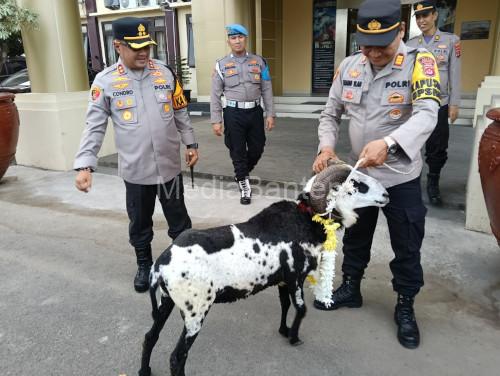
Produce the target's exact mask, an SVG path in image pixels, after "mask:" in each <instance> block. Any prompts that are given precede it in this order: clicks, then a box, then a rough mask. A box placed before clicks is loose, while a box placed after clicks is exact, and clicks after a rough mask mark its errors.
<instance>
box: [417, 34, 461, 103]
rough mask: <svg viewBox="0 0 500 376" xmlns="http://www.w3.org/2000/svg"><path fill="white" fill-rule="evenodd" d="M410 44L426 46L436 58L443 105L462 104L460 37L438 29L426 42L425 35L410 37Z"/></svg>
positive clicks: (420, 46)
mask: <svg viewBox="0 0 500 376" xmlns="http://www.w3.org/2000/svg"><path fill="white" fill-rule="evenodd" d="M407 45H408V46H411V47H415V48H425V49H427V50H428V51H429V52H432V54H433V55H434V57H435V58H436V61H437V64H438V68H439V76H440V77H441V106H444V105H446V104H450V105H452V106H459V105H460V70H461V64H462V63H461V59H460V55H461V54H462V48H461V46H460V38H459V37H457V36H456V35H454V34H450V33H446V32H444V31H440V30H437V31H436V34H434V36H433V37H432V38H431V40H429V43H426V42H425V39H424V36H423V35H420V36H417V37H414V38H412V39H410V40H409V41H408V43H407Z"/></svg>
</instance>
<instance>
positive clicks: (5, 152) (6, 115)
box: [0, 93, 19, 179]
mask: <svg viewBox="0 0 500 376" xmlns="http://www.w3.org/2000/svg"><path fill="white" fill-rule="evenodd" d="M14 98H15V95H14V94H11V93H0V179H2V177H3V176H4V174H5V171H7V169H8V168H9V164H10V162H11V161H12V159H13V158H14V155H15V154H16V147H17V140H18V138H19V113H18V112H17V107H16V104H15V103H14Z"/></svg>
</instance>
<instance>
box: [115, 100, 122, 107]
mask: <svg viewBox="0 0 500 376" xmlns="http://www.w3.org/2000/svg"><path fill="white" fill-rule="evenodd" d="M116 107H118V108H122V107H123V101H122V100H121V99H118V100H117V101H116Z"/></svg>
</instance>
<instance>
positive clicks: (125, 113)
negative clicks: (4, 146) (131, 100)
mask: <svg viewBox="0 0 500 376" xmlns="http://www.w3.org/2000/svg"><path fill="white" fill-rule="evenodd" d="M122 117H123V120H125V121H129V120H130V119H132V112H130V111H128V110H127V111H123V115H122Z"/></svg>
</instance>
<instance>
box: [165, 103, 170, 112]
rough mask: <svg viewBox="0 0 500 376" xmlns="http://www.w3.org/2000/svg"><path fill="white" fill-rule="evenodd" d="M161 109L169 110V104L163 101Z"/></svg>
mask: <svg viewBox="0 0 500 376" xmlns="http://www.w3.org/2000/svg"><path fill="white" fill-rule="evenodd" d="M163 111H165V112H169V111H170V105H169V104H168V103H165V104H164V105H163Z"/></svg>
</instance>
